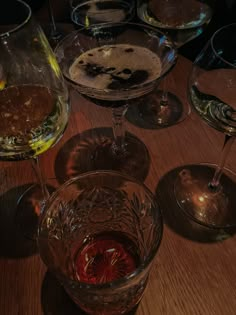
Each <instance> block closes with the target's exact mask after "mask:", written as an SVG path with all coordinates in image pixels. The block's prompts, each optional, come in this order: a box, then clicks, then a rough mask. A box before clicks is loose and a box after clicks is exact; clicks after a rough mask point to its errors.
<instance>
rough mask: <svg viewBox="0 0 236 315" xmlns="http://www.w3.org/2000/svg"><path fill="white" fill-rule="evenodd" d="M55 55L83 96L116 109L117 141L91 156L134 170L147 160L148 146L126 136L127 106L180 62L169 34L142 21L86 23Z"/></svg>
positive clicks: (150, 89)
mask: <svg viewBox="0 0 236 315" xmlns="http://www.w3.org/2000/svg"><path fill="white" fill-rule="evenodd" d="M55 54H56V56H57V59H58V62H59V65H60V66H61V69H62V72H63V74H64V76H65V78H66V80H67V81H68V82H69V83H70V84H71V85H72V86H73V87H74V88H75V89H76V90H77V91H78V92H79V93H81V94H82V95H83V96H85V97H86V98H88V99H89V100H91V101H92V102H94V103H95V104H97V105H99V106H104V107H109V108H111V109H112V114H113V133H114V140H113V139H109V141H107V142H106V143H100V144H99V145H98V146H97V148H96V149H95V152H93V154H92V156H93V159H94V160H96V159H97V160H101V159H103V160H105V161H106V162H107V169H115V170H119V171H122V170H124V169H125V167H126V166H127V165H129V168H128V171H129V174H130V175H133V176H135V175H134V174H135V173H136V172H137V170H140V168H142V167H143V161H144V160H147V159H148V160H149V158H148V157H147V158H146V156H147V155H148V152H147V149H146V146H145V145H144V144H143V143H142V142H141V141H140V140H139V139H138V138H136V137H131V136H129V135H126V136H125V130H124V124H123V120H124V114H125V112H126V111H127V108H128V106H132V105H134V106H135V103H136V102H137V99H138V98H140V97H142V96H144V95H146V94H148V93H150V92H151V91H153V90H154V89H155V88H156V86H157V85H158V83H159V82H160V80H161V79H162V78H163V76H164V75H166V73H167V72H168V71H169V70H170V69H171V68H172V67H173V65H174V64H175V62H176V51H175V49H174V47H173V45H172V43H171V42H170V41H169V40H168V38H167V37H166V36H165V35H164V34H163V33H161V32H159V31H158V30H156V29H153V28H151V27H149V26H144V25H141V24H132V23H105V24H97V25H93V26H91V27H85V28H83V29H81V30H79V31H75V32H73V33H72V34H70V35H68V36H67V37H66V38H64V39H63V40H62V41H61V42H60V43H59V44H58V46H57V47H56V49H55Z"/></svg>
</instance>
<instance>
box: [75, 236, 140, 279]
mask: <svg viewBox="0 0 236 315" xmlns="http://www.w3.org/2000/svg"><path fill="white" fill-rule="evenodd" d="M138 263H139V259H138V255H137V248H136V246H135V244H134V243H133V242H132V241H131V240H130V239H128V238H127V237H126V236H125V235H123V234H119V233H117V234H116V233H109V232H108V233H104V234H100V235H97V236H95V237H94V238H93V239H92V240H91V241H89V242H88V243H87V244H85V245H84V246H83V247H82V248H80V249H79V250H78V251H77V253H76V255H75V261H74V265H75V269H76V274H77V278H78V280H80V281H82V282H86V283H91V284H101V283H106V282H111V281H114V280H117V279H120V278H123V277H125V276H126V275H128V274H130V273H132V272H133V271H134V270H135V269H136V267H137V266H138Z"/></svg>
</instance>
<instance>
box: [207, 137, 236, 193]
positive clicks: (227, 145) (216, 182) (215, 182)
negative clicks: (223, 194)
mask: <svg viewBox="0 0 236 315" xmlns="http://www.w3.org/2000/svg"><path fill="white" fill-rule="evenodd" d="M233 142H234V137H232V136H229V135H226V136H225V140H224V145H223V148H222V152H221V155H220V160H219V163H218V165H217V168H216V170H215V174H214V176H213V178H212V180H211V182H210V183H209V188H210V189H212V190H214V191H217V190H218V189H219V187H220V178H221V175H222V173H223V169H224V166H225V162H226V159H227V157H228V153H229V151H230V149H231V146H232V144H233Z"/></svg>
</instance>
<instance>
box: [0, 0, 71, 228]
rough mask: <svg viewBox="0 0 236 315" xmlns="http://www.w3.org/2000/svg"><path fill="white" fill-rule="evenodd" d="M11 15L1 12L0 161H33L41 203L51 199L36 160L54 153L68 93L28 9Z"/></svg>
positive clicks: (22, 6) (19, 3)
mask: <svg viewBox="0 0 236 315" xmlns="http://www.w3.org/2000/svg"><path fill="white" fill-rule="evenodd" d="M11 13H12V7H11V6H10V5H7V6H5V9H4V10H1V12H0V17H1V18H0V20H1V21H4V24H5V25H4V28H2V29H3V31H2V32H1V34H0V46H1V47H0V116H1V124H0V160H7V161H13V160H25V159H31V160H32V162H33V163H32V165H33V167H34V170H35V172H36V175H37V178H38V180H39V182H40V184H41V188H42V192H43V198H47V197H48V192H47V189H46V186H45V183H44V179H43V176H42V173H41V171H40V168H39V163H38V158H37V157H38V155H39V154H42V153H43V152H44V151H46V150H48V149H49V148H50V147H52V146H53V145H54V144H55V143H56V142H57V141H58V140H59V139H60V137H61V136H62V134H63V132H64V130H65V128H66V125H67V122H68V114H69V107H68V92H67V88H66V86H65V83H64V80H63V76H62V75H61V72H60V69H59V66H58V63H57V61H56V58H55V56H54V54H53V52H52V50H51V48H50V46H49V44H48V42H47V39H46V37H45V35H44V33H43V31H42V29H41V27H40V26H39V25H38V24H37V23H36V22H35V21H34V19H33V18H32V14H31V9H30V7H29V6H28V5H27V4H26V3H24V2H23V1H21V0H17V1H16V2H15V13H16V14H15V16H12V14H11ZM28 193H29V191H28ZM21 201H23V199H22V198H21ZM19 207H20V204H19ZM21 215H22V216H24V213H22V214H21ZM25 228H26V229H27V227H25Z"/></svg>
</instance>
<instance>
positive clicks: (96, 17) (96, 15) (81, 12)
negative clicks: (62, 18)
mask: <svg viewBox="0 0 236 315" xmlns="http://www.w3.org/2000/svg"><path fill="white" fill-rule="evenodd" d="M70 8H71V20H72V21H73V23H74V24H75V25H77V26H80V27H81V26H89V25H93V24H99V23H118V22H125V21H126V22H128V21H130V20H131V19H132V18H133V17H134V14H135V1H134V0H102V1H101V0H90V1H88V0H71V1H70Z"/></svg>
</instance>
